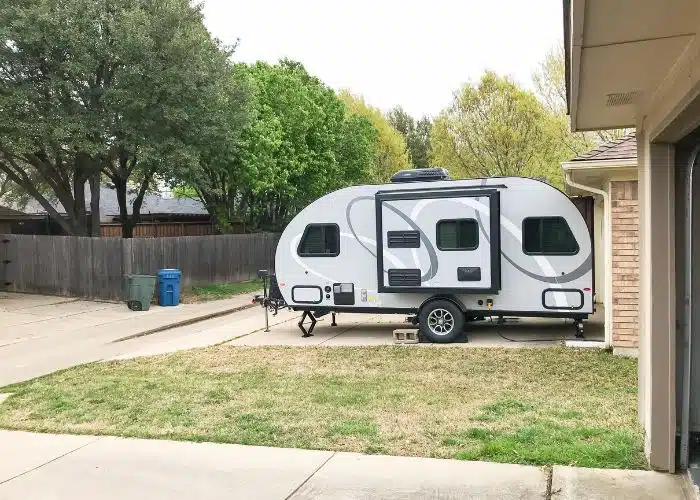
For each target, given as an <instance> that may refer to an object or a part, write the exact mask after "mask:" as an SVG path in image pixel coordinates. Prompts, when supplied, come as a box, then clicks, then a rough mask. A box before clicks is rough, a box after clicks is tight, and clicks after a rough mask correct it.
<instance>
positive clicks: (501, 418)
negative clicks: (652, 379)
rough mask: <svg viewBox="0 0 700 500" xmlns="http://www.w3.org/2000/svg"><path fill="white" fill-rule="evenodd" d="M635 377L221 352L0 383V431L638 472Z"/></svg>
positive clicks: (503, 362)
mask: <svg viewBox="0 0 700 500" xmlns="http://www.w3.org/2000/svg"><path fill="white" fill-rule="evenodd" d="M636 377H637V368H636V361H635V360H633V359H628V358H620V357H613V356H612V355H610V354H609V353H607V352H602V351H598V350H588V351H577V350H566V349H563V348H554V349H459V348H455V349H431V348H401V347H391V346H388V347H377V348H240V347H230V346H226V345H222V346H217V347H212V348H208V349H202V350H198V351H188V352H183V353H177V354H172V355H167V356H159V357H153V358H144V359H137V360H130V361H123V362H110V363H96V364H90V365H85V366H81V367H77V368H73V369H70V370H66V371H62V372H58V373H55V374H52V375H48V376H46V377H42V378H39V379H35V380H32V381H29V382H24V383H21V384H16V385H13V386H10V387H6V388H4V389H0V392H12V393H13V395H12V396H11V397H10V398H9V399H8V400H7V401H6V402H5V403H3V404H2V405H0V427H4V428H10V429H22V430H30V431H40V432H70V433H89V434H111V435H118V436H134V437H144V438H164V439H184V440H194V441H215V442H226V443H242V444H256V445H267V446H282V447H298V448H311V449H330V450H343V451H358V452H367V453H384V454H392V455H415V456H429V457H442V458H461V459H468V460H492V461H499V462H515V463H530V464H572V465H580V466H589V467H619V468H644V467H645V461H644V454H643V450H642V436H641V431H640V428H639V426H638V424H637V414H636V407H637V391H636V387H637V382H636Z"/></svg>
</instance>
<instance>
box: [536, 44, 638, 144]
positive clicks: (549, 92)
mask: <svg viewBox="0 0 700 500" xmlns="http://www.w3.org/2000/svg"><path fill="white" fill-rule="evenodd" d="M532 80H533V83H534V85H535V90H536V92H537V95H538V97H539V98H540V100H541V101H542V102H543V103H544V105H545V106H546V107H547V109H548V110H549V111H550V112H551V113H552V114H553V115H554V122H555V124H556V131H557V133H558V134H559V137H560V140H561V141H562V143H563V144H564V145H565V146H566V147H567V148H568V149H569V151H570V156H577V155H580V154H582V153H585V152H587V151H590V150H591V149H593V148H594V147H595V146H596V144H600V143H603V142H608V141H611V140H614V139H618V138H620V137H622V136H623V135H626V134H628V133H629V132H630V130H629V129H616V130H598V131H595V132H571V127H570V125H569V118H568V116H567V115H566V109H567V106H566V77H565V62H564V45H563V44H562V43H559V44H557V45H556V46H554V47H552V48H551V49H550V50H549V52H547V55H546V56H545V58H544V60H542V62H540V64H539V65H538V67H537V69H536V70H535V72H534V74H533V76H532Z"/></svg>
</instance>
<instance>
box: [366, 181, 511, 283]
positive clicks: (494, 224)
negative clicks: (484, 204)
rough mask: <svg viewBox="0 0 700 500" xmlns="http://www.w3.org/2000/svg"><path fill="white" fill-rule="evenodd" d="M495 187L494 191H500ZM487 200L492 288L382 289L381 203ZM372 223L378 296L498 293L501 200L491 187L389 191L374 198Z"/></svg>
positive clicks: (379, 193) (382, 240)
mask: <svg viewBox="0 0 700 500" xmlns="http://www.w3.org/2000/svg"><path fill="white" fill-rule="evenodd" d="M499 187H501V186H500V185H499V186H495V188H499ZM502 187H506V186H502ZM462 197H467V198H478V197H487V198H489V211H490V213H489V220H490V233H491V234H490V237H491V244H490V248H489V250H490V254H491V259H490V261H491V286H490V287H488V288H466V287H465V288H443V287H431V288H426V287H421V286H415V287H403V286H402V287H398V286H385V285H384V239H383V236H384V234H383V228H382V203H383V202H385V201H391V200H422V199H443V198H462ZM374 200H375V201H374V205H375V220H376V226H377V292H378V293H401V292H409V293H410V292H428V293H442V294H453V293H455V294H460V293H487V294H497V293H498V292H499V291H500V289H501V198H500V193H499V191H498V189H494V186H469V187H467V188H464V187H458V186H457V187H454V188H453V187H449V188H432V189H431V188H419V189H405V190H404V189H402V190H392V191H377V193H376V194H375V196H374Z"/></svg>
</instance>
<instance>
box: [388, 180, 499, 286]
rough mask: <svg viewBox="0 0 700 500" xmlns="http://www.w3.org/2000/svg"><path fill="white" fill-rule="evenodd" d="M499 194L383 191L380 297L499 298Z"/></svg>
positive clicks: (449, 190) (456, 190)
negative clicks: (434, 294) (450, 295)
mask: <svg viewBox="0 0 700 500" xmlns="http://www.w3.org/2000/svg"><path fill="white" fill-rule="evenodd" d="M499 207H500V197H499V191H498V189H484V188H481V187H476V188H464V187H462V188H442V189H431V190H426V189H414V190H394V191H383V192H382V191H380V192H379V193H377V195H376V210H377V248H378V255H377V257H378V258H377V279H378V283H379V291H380V292H384V293H387V292H443V293H470V292H474V293H476V292H479V293H496V292H498V290H500V287H501V273H500V270H501V267H500V224H499V218H500V210H499Z"/></svg>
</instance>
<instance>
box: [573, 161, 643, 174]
mask: <svg viewBox="0 0 700 500" xmlns="http://www.w3.org/2000/svg"><path fill="white" fill-rule="evenodd" d="M636 166H637V158H617V159H611V160H595V159H591V160H570V161H565V162H563V163H562V164H561V168H563V169H564V170H565V171H573V170H590V169H596V168H601V169H602V168H630V167H636Z"/></svg>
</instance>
